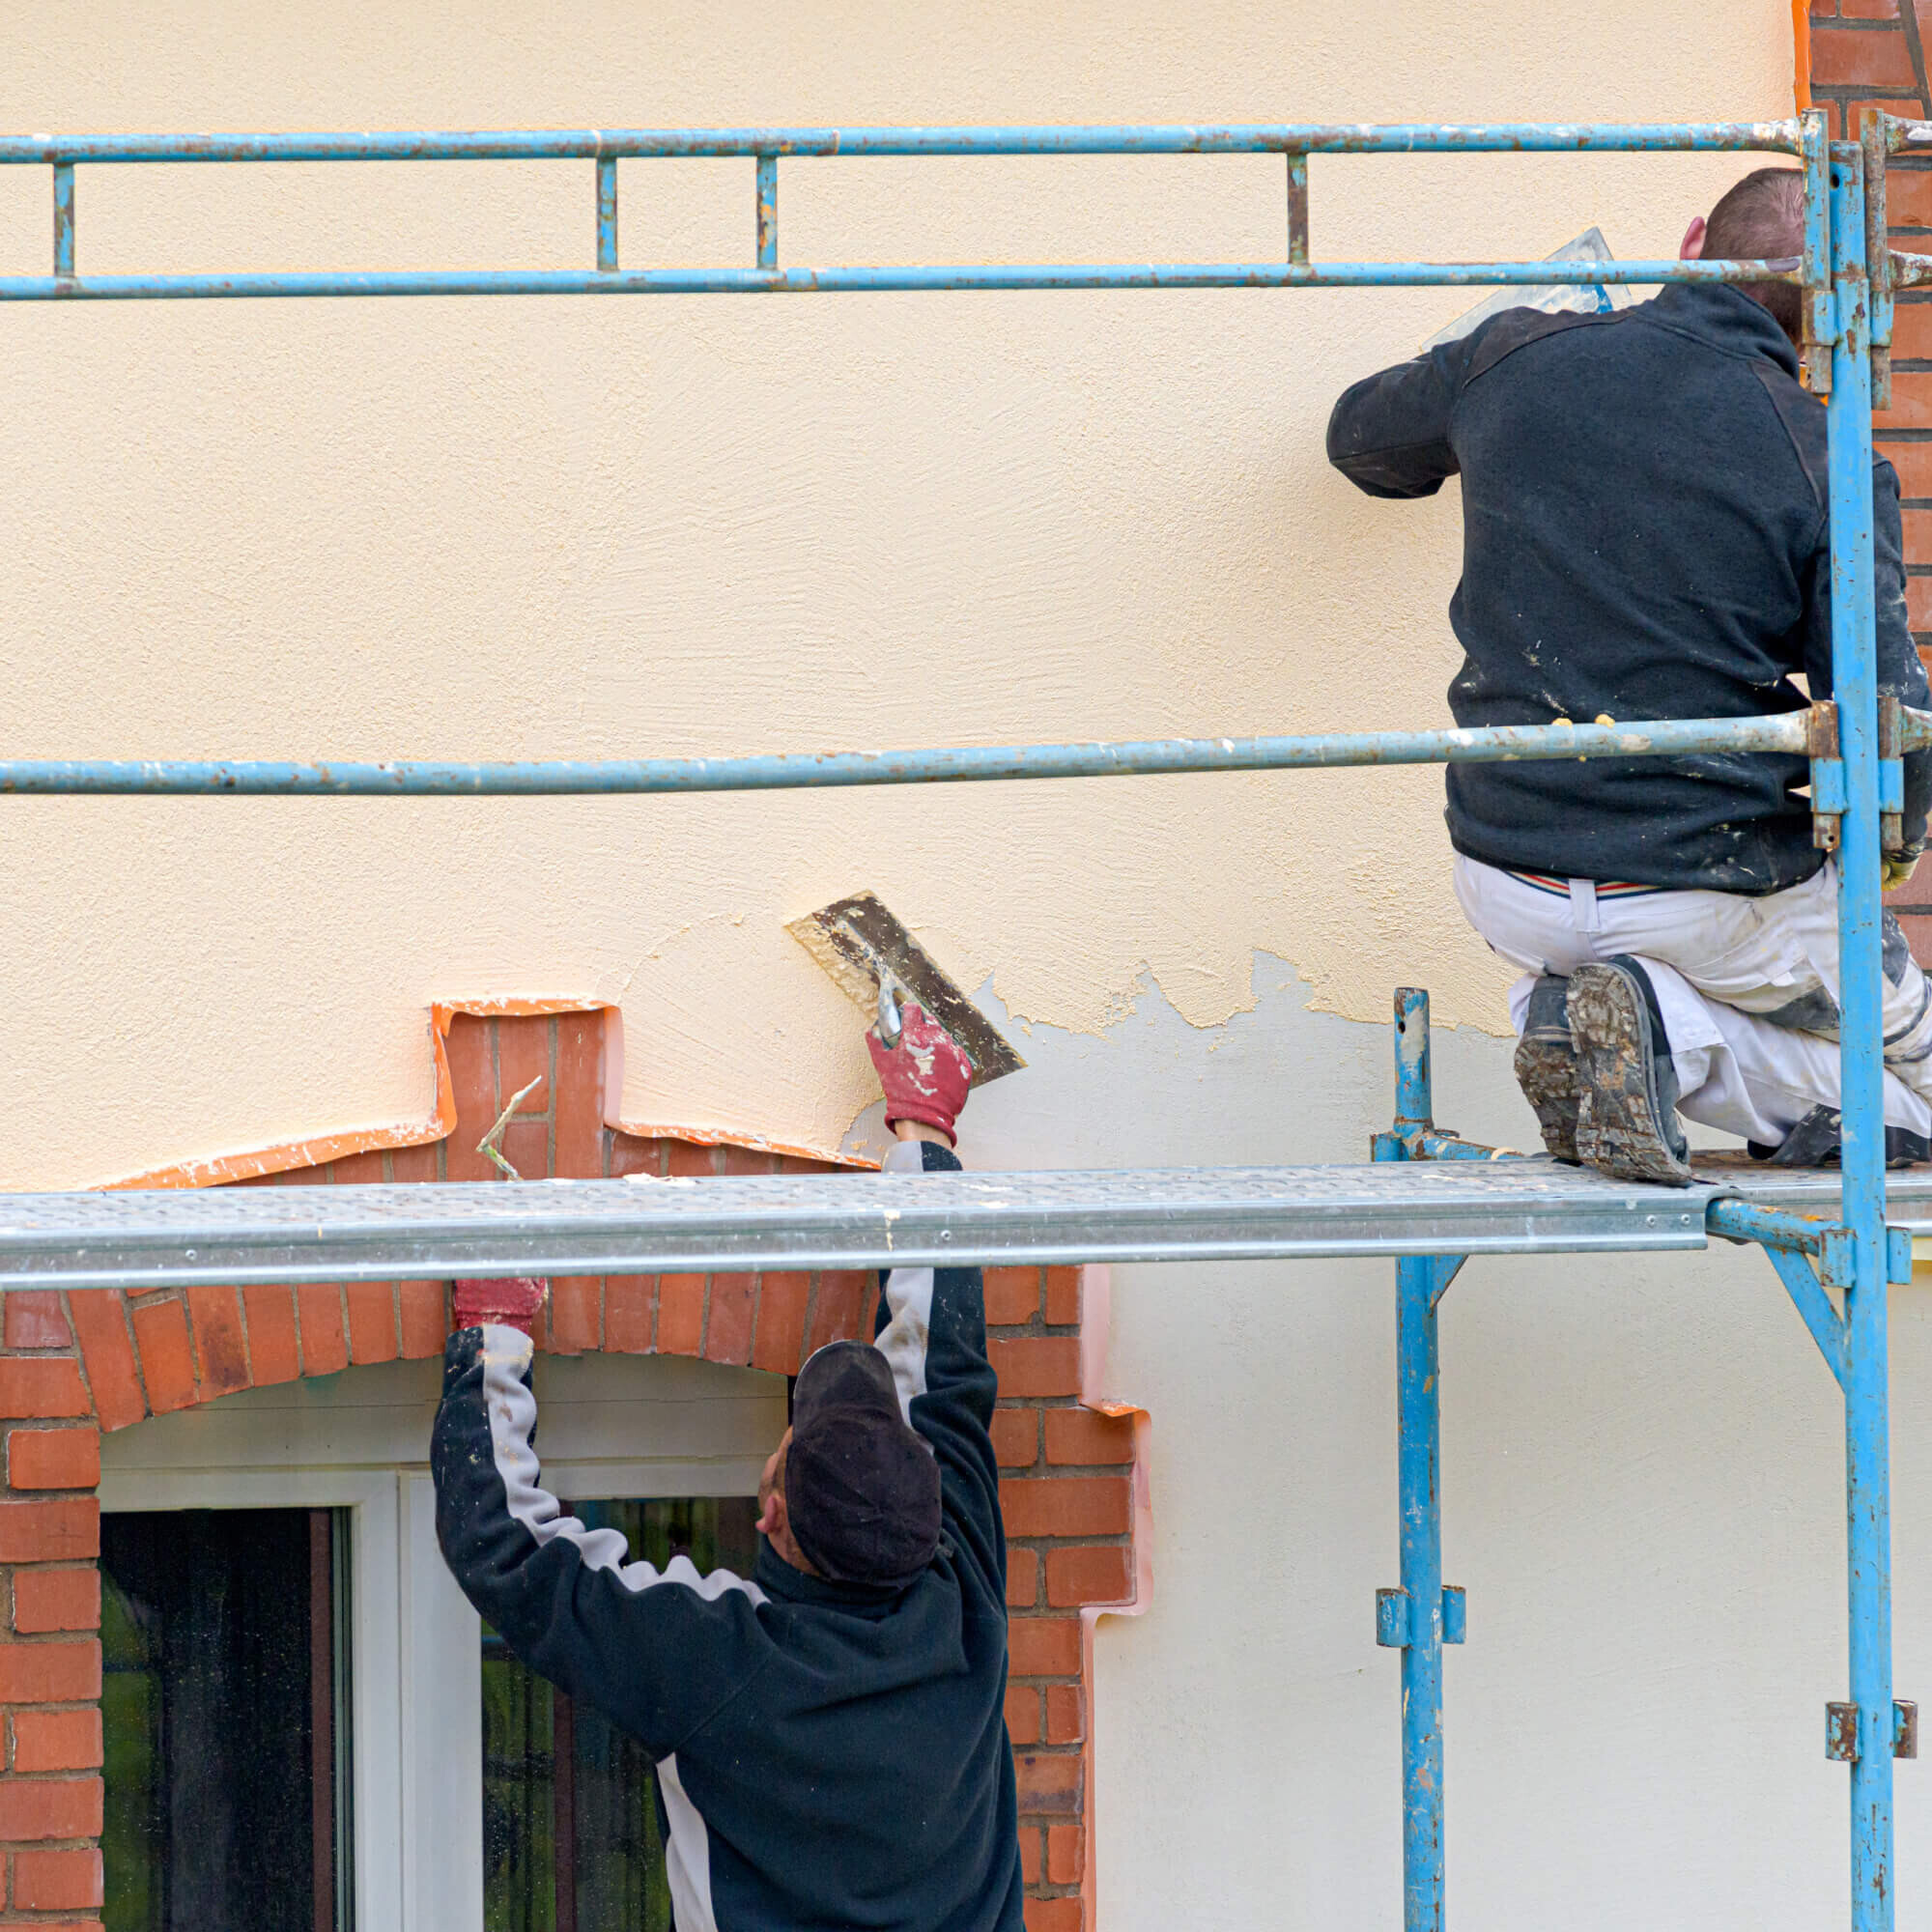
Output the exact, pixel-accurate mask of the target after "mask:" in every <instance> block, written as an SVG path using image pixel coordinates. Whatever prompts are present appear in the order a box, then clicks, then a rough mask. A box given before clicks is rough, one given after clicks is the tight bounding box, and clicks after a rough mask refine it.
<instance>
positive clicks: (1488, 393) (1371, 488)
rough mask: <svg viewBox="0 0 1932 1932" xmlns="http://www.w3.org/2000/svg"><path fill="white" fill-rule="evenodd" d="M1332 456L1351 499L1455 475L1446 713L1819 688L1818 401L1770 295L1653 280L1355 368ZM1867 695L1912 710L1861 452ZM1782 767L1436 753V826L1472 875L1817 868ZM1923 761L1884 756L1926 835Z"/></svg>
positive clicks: (1782, 883) (1657, 707) (1708, 760)
mask: <svg viewBox="0 0 1932 1932" xmlns="http://www.w3.org/2000/svg"><path fill="white" fill-rule="evenodd" d="M1328 457H1329V461H1330V462H1332V463H1333V464H1334V465H1335V467H1336V468H1337V469H1340V470H1341V471H1342V473H1343V474H1344V475H1345V476H1347V477H1348V478H1349V479H1350V481H1351V482H1353V483H1354V484H1356V485H1357V486H1358V487H1359V488H1361V489H1363V490H1365V491H1367V492H1368V493H1369V495H1370V496H1372V497H1427V496H1431V495H1433V494H1434V493H1435V491H1437V490H1438V489H1440V488H1441V486H1442V481H1443V479H1444V478H1445V477H1448V476H1454V475H1458V474H1460V475H1461V476H1462V479H1463V580H1462V582H1461V583H1460V584H1459V585H1458V586H1457V590H1456V595H1455V598H1454V600H1453V602H1452V603H1451V604H1450V607H1449V616H1450V622H1451V623H1452V624H1453V625H1454V626H1455V630H1456V636H1457V639H1458V640H1459V641H1460V642H1461V643H1462V646H1463V652H1464V654H1465V655H1464V658H1463V668H1462V670H1461V672H1460V673H1459V674H1458V676H1457V677H1456V680H1455V682H1454V683H1453V684H1451V685H1450V687H1449V703H1450V709H1451V711H1452V712H1453V714H1454V716H1455V719H1456V723H1457V724H1458V725H1548V724H1551V723H1553V722H1554V721H1555V720H1557V719H1559V718H1567V719H1570V720H1573V721H1574V722H1576V723H1577V724H1589V723H1591V722H1593V721H1594V720H1596V719H1598V718H1600V717H1604V716H1608V717H1610V718H1613V719H1616V720H1617V721H1618V722H1620V723H1621V722H1624V721H1626V720H1628V721H1633V722H1634V721H1636V720H1639V719H1651V718H1744V717H1757V716H1763V715H1766V714H1769V713H1775V712H1784V711H1796V710H1800V709H1802V708H1803V707H1804V704H1805V702H1806V699H1805V696H1804V692H1803V691H1801V690H1800V689H1799V688H1798V687H1797V686H1796V685H1795V684H1794V683H1793V682H1792V678H1793V675H1794V674H1795V673H1802V674H1803V675H1804V678H1805V679H1806V680H1807V682H1808V685H1809V689H1810V692H1811V694H1812V696H1817V697H1828V696H1831V692H1832V596H1831V582H1832V578H1831V571H1832V561H1831V532H1830V497H1829V493H1828V490H1827V485H1826V428H1825V406H1824V405H1823V404H1822V403H1821V402H1819V401H1818V400H1817V399H1816V398H1814V397H1812V396H1810V395H1808V394H1807V393H1806V392H1805V391H1804V388H1803V387H1802V386H1801V385H1800V384H1799V381H1798V355H1797V352H1796V351H1795V350H1794V349H1793V348H1792V346H1791V343H1790V341H1789V340H1788V338H1787V337H1786V336H1785V334H1784V331H1783V330H1782V329H1781V328H1780V327H1778V325H1777V324H1776V321H1775V320H1774V319H1773V318H1772V316H1771V314H1770V312H1769V311H1768V310H1766V309H1765V308H1763V307H1762V306H1761V305H1760V304H1759V303H1757V302H1755V301H1753V300H1752V299H1751V298H1749V297H1748V296H1747V295H1745V294H1744V293H1742V291H1740V290H1737V289H1734V288H1728V287H1726V286H1724V285H1723V284H1721V283H1682V282H1680V283H1673V284H1672V285H1671V286H1670V287H1668V288H1667V289H1665V290H1664V291H1663V293H1662V295H1660V296H1659V297H1658V298H1656V299H1655V300H1654V301H1647V302H1642V303H1639V304H1637V305H1636V306H1634V307H1632V308H1627V309H1623V310H1621V311H1617V312H1615V313H1612V314H1607V315H1546V314H1543V313H1541V312H1539V311H1537V310H1534V309H1508V310H1505V311H1504V312H1503V313H1502V314H1501V315H1498V316H1496V317H1494V318H1493V319H1492V321H1490V322H1488V323H1485V324H1484V325H1483V327H1480V328H1478V329H1476V330H1474V331H1473V332H1472V333H1470V334H1469V335H1466V336H1464V337H1463V338H1462V339H1461V340H1460V341H1456V342H1451V343H1446V344H1444V345H1443V346H1442V347H1441V348H1438V349H1434V350H1431V351H1430V352H1429V353H1428V354H1427V355H1420V356H1418V357H1416V359H1415V360H1414V361H1412V362H1405V363H1402V364H1401V365H1399V366H1398V367H1396V368H1393V369H1385V370H1383V371H1382V373H1381V374H1380V375H1378V376H1371V377H1368V378H1367V379H1366V380H1365V381H1363V382H1360V383H1357V384H1355V385H1354V386H1353V387H1352V388H1351V389H1350V390H1349V391H1348V393H1347V394H1346V395H1344V396H1343V398H1342V399H1341V401H1340V402H1339V403H1337V404H1336V405H1335V411H1334V414H1333V415H1332V417H1331V418H1330V420H1329V424H1328ZM1872 497H1873V507H1874V512H1875V514H1874V518H1873V539H1874V541H1873V554H1874V563H1875V573H1876V585H1875V589H1876V593H1877V612H1878V675H1879V687H1880V689H1881V690H1882V691H1889V692H1891V693H1893V694H1894V695H1896V696H1899V697H1901V698H1903V699H1904V700H1905V702H1907V703H1908V704H1914V705H1923V704H1924V703H1925V701H1926V680H1925V671H1924V668H1923V667H1922V666H1921V665H1920V663H1919V661H1918V652H1917V651H1916V650H1915V649H1914V648H1913V643H1912V639H1911V636H1910V634H1909V632H1908V630H1907V628H1906V615H1905V567H1904V557H1903V546H1902V542H1901V537H1900V530H1899V512H1898V476H1897V473H1896V472H1895V471H1894V470H1893V469H1892V467H1891V465H1890V464H1889V463H1887V462H1885V461H1884V460H1882V459H1881V460H1879V461H1877V462H1875V463H1874V464H1873V466H1872ZM1808 781H1809V768H1808V766H1807V764H1806V761H1805V760H1804V758H1803V757H1800V756H1795V755H1768V754H1764V753H1749V754H1723V753H1697V754H1691V755H1686V756H1679V757H1671V758H1593V759H1589V760H1587V761H1583V760H1577V759H1563V760H1539V761H1536V762H1533V763H1521V764H1495V765H1452V766H1451V767H1450V768H1449V772H1448V786H1449V809H1448V813H1447V816H1448V821H1449V834H1450V838H1451V840H1452V842H1453V843H1454V845H1455V847H1456V849H1457V850H1458V851H1459V852H1463V853H1466V854H1467V855H1468V856H1469V857H1470V858H1472V859H1480V860H1482V861H1484V862H1485V863H1487V864H1489V865H1492V866H1505V867H1513V868H1516V869H1518V870H1522V871H1534V872H1545V873H1553V874H1556V875H1557V876H1559V877H1568V878H1583V879H1605V880H1607V879H1621V880H1630V881H1633V882H1634V883H1636V884H1639V885H1648V886H1671V887H1684V888H1695V887H1702V888H1708V889H1711V890H1715V891H1719V892H1730V893H1744V894H1752V895H1756V894H1764V893H1774V892H1778V891H1781V890H1782V889H1784V888H1785V887H1787V886H1793V885H1796V884H1798V883H1799V882H1800V881H1801V880H1804V879H1806V878H1809V877H1810V876H1811V874H1812V873H1813V872H1815V871H1816V870H1817V869H1818V867H1819V866H1820V865H1822V864H1823V862H1824V855H1823V853H1821V852H1819V851H1818V850H1817V849H1816V848H1815V847H1814V846H1813V845H1812V843H1811V815H1810V808H1809V802H1808V800H1806V799H1805V798H1804V797H1801V796H1798V795H1797V788H1798V787H1800V786H1802V785H1804V784H1806V783H1808ZM1928 797H1932V753H1914V754H1913V755H1912V756H1911V757H1908V758H1907V759H1906V761H1905V807H1906V810H1905V833H1906V838H1907V841H1908V842H1909V843H1911V844H1914V845H1916V844H1918V843H1919V842H1920V841H1921V840H1922V839H1923V838H1924V836H1925V813H1926V805H1927V801H1928Z"/></svg>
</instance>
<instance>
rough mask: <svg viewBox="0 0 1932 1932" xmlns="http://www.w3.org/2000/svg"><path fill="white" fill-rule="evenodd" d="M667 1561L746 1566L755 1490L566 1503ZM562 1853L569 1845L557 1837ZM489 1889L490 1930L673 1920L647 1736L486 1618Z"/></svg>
mask: <svg viewBox="0 0 1932 1932" xmlns="http://www.w3.org/2000/svg"><path fill="white" fill-rule="evenodd" d="M569 1507H570V1509H571V1512H572V1514H573V1515H575V1516H578V1517H581V1518H582V1520H583V1521H584V1522H586V1523H587V1524H589V1525H590V1527H591V1528H593V1529H614V1530H617V1531H619V1532H620V1533H621V1534H622V1535H623V1536H624V1538H625V1540H626V1541H627V1542H628V1543H629V1544H630V1547H631V1555H632V1558H633V1559H634V1560H635V1559H639V1558H641V1559H642V1560H643V1561H645V1562H648V1563H654V1564H656V1565H657V1567H658V1568H659V1569H660V1570H662V1569H663V1568H664V1566H665V1565H666V1564H667V1563H668V1562H669V1561H670V1559H671V1558H672V1557H673V1556H689V1557H690V1558H691V1560H692V1561H693V1563H695V1564H696V1566H697V1568H698V1569H699V1570H700V1571H705V1570H717V1569H720V1568H723V1569H726V1570H735V1571H736V1572H737V1573H738V1575H739V1576H741V1577H742V1576H747V1575H749V1574H750V1572H751V1568H752V1565H753V1562H754V1561H755V1560H756V1557H757V1552H758V1536H757V1517H758V1509H757V1504H756V1503H755V1502H754V1501H753V1499H752V1498H751V1497H750V1496H696V1497H690V1496H686V1497H679V1498H676V1499H673V1500H664V1499H658V1500H653V1501H648V1502H640V1501H632V1502H594V1503H574V1504H571V1505H569ZM560 1847H561V1848H563V1850H564V1853H565V1855H564V1856H563V1857H561V1858H559V1856H558V1851H559V1848H560ZM483 1868H484V1877H483V1900H484V1910H483V1917H484V1924H485V1926H486V1928H487V1932H669V1927H670V1894H669V1893H668V1891H667V1890H666V1889H665V1875H664V1844H663V1840H662V1839H661V1837H660V1836H659V1819H658V1804H657V1780H656V1777H655V1775H654V1774H653V1772H652V1768H651V1761H650V1759H649V1757H648V1756H647V1755H646V1754H645V1752H644V1748H643V1747H642V1746H641V1745H639V1744H638V1743H637V1742H636V1741H635V1740H634V1739H632V1738H628V1737H626V1736H625V1735H624V1734H623V1733H622V1732H621V1731H619V1730H617V1729H616V1728H615V1726H614V1725H612V1724H611V1723H610V1722H609V1721H607V1720H606V1719H604V1718H603V1717H602V1716H600V1715H599V1714H598V1713H597V1712H596V1711H595V1710H593V1709H592V1708H591V1706H590V1705H589V1704H587V1703H583V1702H579V1701H577V1700H575V1699H572V1698H569V1697H566V1696H564V1695H563V1694H562V1693H561V1692H560V1691H557V1690H553V1689H552V1687H551V1686H550V1685H549V1684H547V1683H546V1682H545V1681H544V1680H543V1679H542V1678H541V1677H538V1676H536V1675H535V1674H534V1673H533V1672H531V1671H528V1670H526V1669H525V1668H524V1666H523V1665H522V1664H521V1663H519V1662H517V1660H516V1659H515V1658H514V1657H512V1656H511V1655H510V1653H509V1650H508V1648H507V1647H506V1646H505V1645H504V1643H503V1640H502V1639H501V1638H500V1637H499V1636H497V1634H496V1633H495V1632H494V1631H493V1630H491V1629H490V1628H489V1626H488V1625H487V1624H486V1625H485V1626H484V1630H483Z"/></svg>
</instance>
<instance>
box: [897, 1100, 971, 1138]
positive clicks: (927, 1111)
mask: <svg viewBox="0 0 1932 1932" xmlns="http://www.w3.org/2000/svg"><path fill="white" fill-rule="evenodd" d="M901 1121H917V1122H919V1124H920V1125H921V1126H923V1127H937V1128H938V1129H939V1131H940V1132H941V1133H942V1134H944V1135H945V1136H946V1144H947V1146H948V1147H957V1146H958V1145H959V1129H958V1122H957V1121H956V1120H955V1118H954V1117H953V1116H952V1115H951V1114H949V1113H947V1112H946V1111H945V1109H944V1108H942V1107H940V1106H938V1105H936V1104H935V1103H934V1102H932V1101H929V1100H927V1101H921V1100H910V1101H908V1102H906V1104H905V1105H904V1106H900V1107H893V1106H888V1107H887V1109H886V1131H887V1132H888V1133H890V1132H891V1131H892V1130H893V1128H895V1126H897V1125H898V1123H899V1122H901Z"/></svg>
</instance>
